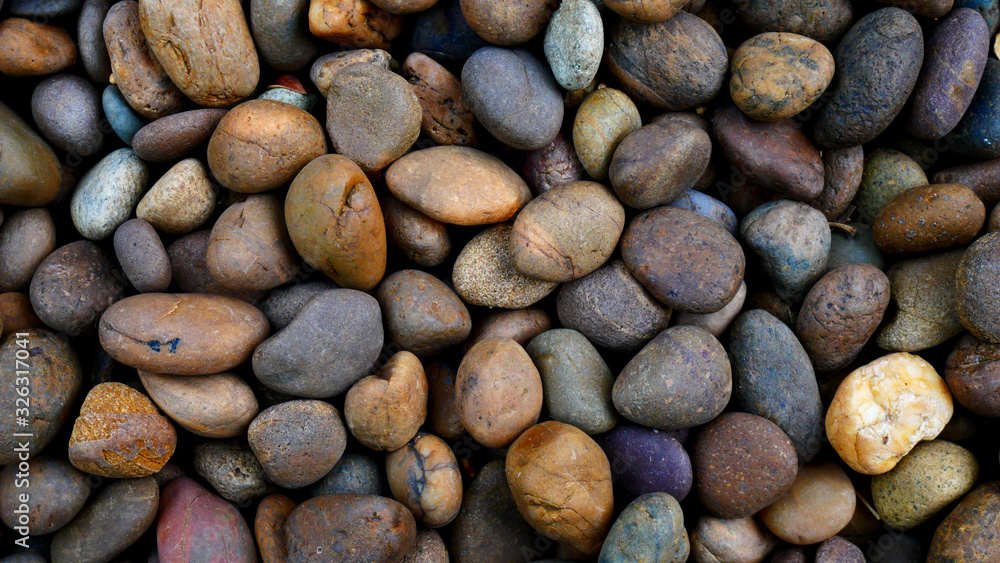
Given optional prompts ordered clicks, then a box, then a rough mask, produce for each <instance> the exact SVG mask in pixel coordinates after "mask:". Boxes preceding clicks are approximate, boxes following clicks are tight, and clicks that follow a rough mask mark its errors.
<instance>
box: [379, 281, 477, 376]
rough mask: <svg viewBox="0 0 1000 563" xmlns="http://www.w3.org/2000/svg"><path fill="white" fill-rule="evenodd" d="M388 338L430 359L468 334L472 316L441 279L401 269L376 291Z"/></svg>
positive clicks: (460, 341)
mask: <svg viewBox="0 0 1000 563" xmlns="http://www.w3.org/2000/svg"><path fill="white" fill-rule="evenodd" d="M375 298H376V299H378V301H379V305H380V306H381V308H382V313H383V315H384V318H385V329H386V335H387V337H388V338H389V339H390V340H391V341H393V342H395V343H397V344H399V345H400V346H402V347H403V349H404V350H408V351H410V352H413V353H414V354H416V355H417V356H418V357H421V358H427V357H431V356H434V355H437V354H439V353H441V352H443V351H445V350H447V349H449V348H452V347H454V346H457V345H459V344H461V343H462V342H464V341H465V339H466V338H468V337H469V332H470V331H471V330H472V317H470V316H469V310H468V309H467V308H466V307H465V304H464V303H462V300H461V299H459V297H458V295H456V294H455V292H454V291H452V290H451V288H449V287H448V286H447V285H445V283H444V282H442V281H441V280H439V279H438V278H436V277H434V276H432V275H430V274H428V273H426V272H422V271H420V270H400V271H398V272H396V273H394V274H391V275H390V276H388V277H387V278H385V279H384V280H382V283H381V284H379V286H378V289H377V290H376V291H375Z"/></svg>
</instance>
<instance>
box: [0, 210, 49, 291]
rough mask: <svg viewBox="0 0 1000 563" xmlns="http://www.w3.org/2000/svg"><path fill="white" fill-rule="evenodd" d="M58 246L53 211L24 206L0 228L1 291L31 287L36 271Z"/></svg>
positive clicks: (9, 216) (12, 214)
mask: <svg viewBox="0 0 1000 563" xmlns="http://www.w3.org/2000/svg"><path fill="white" fill-rule="evenodd" d="M55 249H56V226H55V223H53V221H52V215H51V214H50V213H49V210H48V209H46V208H44V207H41V208H32V209H21V210H18V211H15V212H14V213H11V214H10V215H8V216H7V217H6V218H5V220H4V222H3V225H2V227H0V264H3V265H4V267H3V268H0V291H3V292H8V291H18V290H21V289H25V288H27V287H28V284H29V283H31V277H32V276H33V275H34V273H35V270H36V269H38V266H39V265H40V264H41V263H42V260H45V257H46V256H48V255H49V254H51V253H52V251H53V250H55Z"/></svg>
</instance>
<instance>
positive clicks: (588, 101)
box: [573, 88, 642, 181]
mask: <svg viewBox="0 0 1000 563" xmlns="http://www.w3.org/2000/svg"><path fill="white" fill-rule="evenodd" d="M640 127H642V118H641V117H640V116H639V108H637V107H636V106H635V103H634V102H633V101H632V100H631V99H629V97H628V95H626V94H625V93H624V92H622V91H621V90H616V89H614V88H598V89H596V90H594V91H593V92H591V93H590V94H588V95H587V97H586V98H584V99H583V102H581V103H580V107H579V109H577V111H576V116H575V117H574V118H573V146H574V147H575V149H576V154H577V156H578V157H579V159H580V163H581V164H582V165H583V168H584V170H586V171H587V173H588V174H590V175H591V176H592V177H593V178H594V179H595V180H599V181H604V180H606V179H607V177H608V168H609V167H610V166H611V159H612V158H613V157H614V154H615V149H617V148H618V145H619V144H620V143H621V142H622V140H624V139H625V137H627V136H628V135H629V134H631V133H632V132H634V131H637V130H638V129H639V128H640Z"/></svg>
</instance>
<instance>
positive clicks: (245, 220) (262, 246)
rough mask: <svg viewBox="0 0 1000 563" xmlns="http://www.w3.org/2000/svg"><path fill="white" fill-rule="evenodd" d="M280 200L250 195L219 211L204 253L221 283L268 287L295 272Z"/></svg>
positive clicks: (240, 287) (296, 260)
mask: <svg viewBox="0 0 1000 563" xmlns="http://www.w3.org/2000/svg"><path fill="white" fill-rule="evenodd" d="M283 211H284V210H283V209H282V202H281V200H280V199H279V198H278V197H276V196H273V195H269V194H254V195H251V196H249V197H248V198H247V199H246V201H243V202H240V203H237V204H235V205H232V206H230V207H229V208H228V209H226V210H225V211H223V212H222V215H220V216H219V218H218V219H216V221H215V226H214V227H212V235H211V236H210V237H209V240H208V252H207V254H206V255H205V260H206V263H207V264H208V270H209V272H211V274H212V277H213V278H215V279H216V280H218V281H219V283H221V284H222V285H224V286H226V287H229V288H232V289H237V290H244V291H255V290H269V289H274V288H276V287H278V286H279V285H282V284H284V283H285V282H289V281H291V280H293V279H294V278H295V276H297V275H298V273H299V257H298V254H296V253H295V248H294V247H293V246H292V241H291V239H290V238H289V236H288V231H287V230H286V229H285V214H284V212H283Z"/></svg>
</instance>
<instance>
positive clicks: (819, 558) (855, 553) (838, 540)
mask: <svg viewBox="0 0 1000 563" xmlns="http://www.w3.org/2000/svg"><path fill="white" fill-rule="evenodd" d="M865 561H866V559H865V554H864V552H863V551H861V548H860V547H858V546H856V545H854V544H853V543H851V542H849V541H848V540H845V539H844V538H842V537H840V536H833V537H832V538H830V539H828V540H826V541H824V542H823V543H821V544H820V546H819V548H818V549H817V550H816V562H817V563H865Z"/></svg>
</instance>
